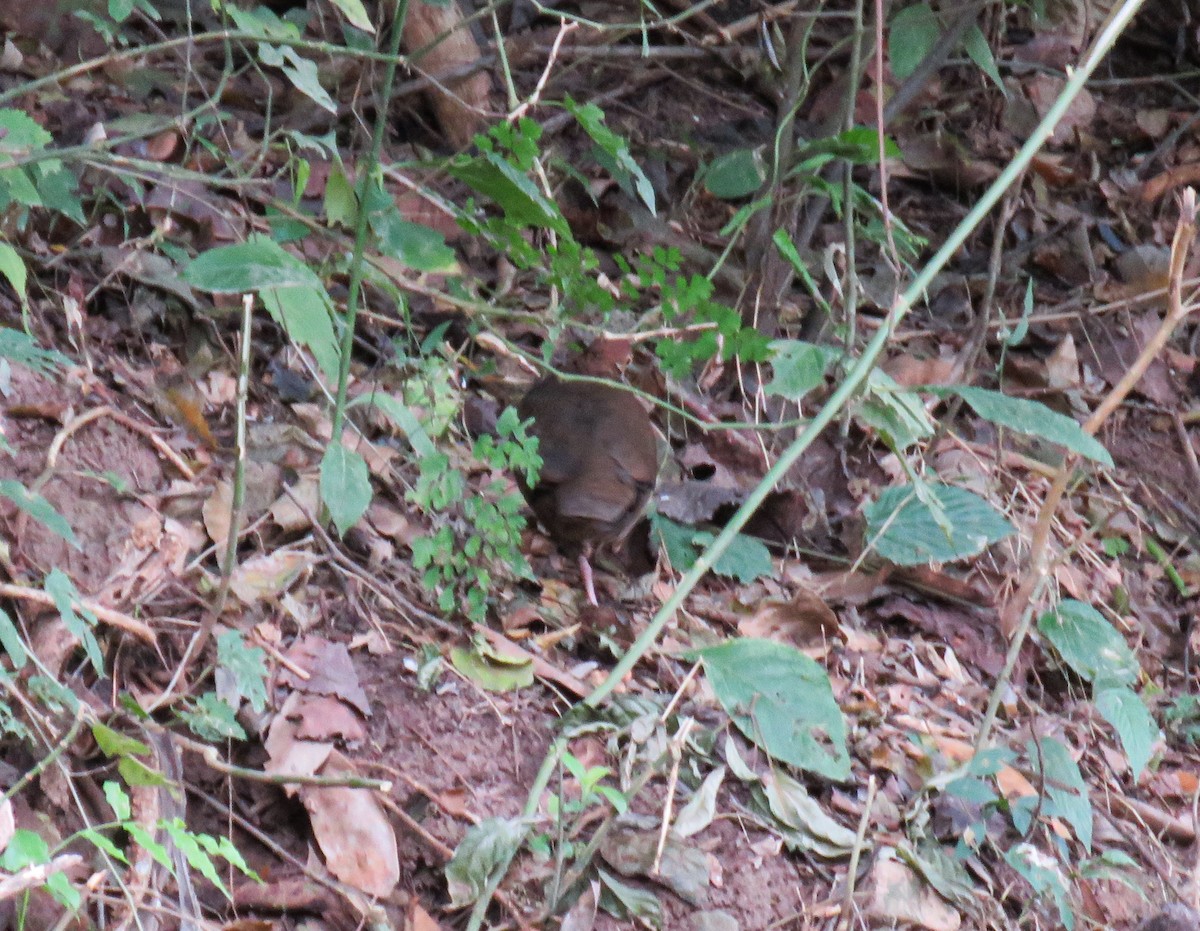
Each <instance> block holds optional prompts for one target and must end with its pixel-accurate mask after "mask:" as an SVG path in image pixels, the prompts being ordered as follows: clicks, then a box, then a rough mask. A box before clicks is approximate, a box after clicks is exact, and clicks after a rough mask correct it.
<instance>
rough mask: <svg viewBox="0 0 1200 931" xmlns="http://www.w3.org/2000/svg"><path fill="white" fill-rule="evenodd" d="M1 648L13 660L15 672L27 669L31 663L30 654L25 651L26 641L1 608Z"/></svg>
mask: <svg viewBox="0 0 1200 931" xmlns="http://www.w3.org/2000/svg"><path fill="white" fill-rule="evenodd" d="M0 646H3V647H4V652H6V653H7V654H8V658H9V659H11V660H12V665H13V671H14V672H20V671H21V670H22V669H24V668H25V664H26V663H27V662H29V653H28V652H27V651H26V650H25V640H24V638H23V637H22V636H21V632H20V631H19V630H17V625H16V624H14V623H13V620H12V618H11V617H9V616H8V612H7V611H5V610H4V609H3V608H0Z"/></svg>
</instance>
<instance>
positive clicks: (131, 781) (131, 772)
mask: <svg viewBox="0 0 1200 931" xmlns="http://www.w3.org/2000/svg"><path fill="white" fill-rule="evenodd" d="M117 772H118V773H120V774H121V778H122V779H124V780H125V784H126V785H130V786H152V787H161V788H170V787H173V786H174V785H175V784H174V783H173V782H171V780H170V779H168V778H167V777H166V776H164V775H163V774H162V773H160V772H159V771H158V770H157V769H151V768H150V767H149V766H147V765H146V764H145V763H143V762H142V761H141V760H138V759H135V758H134V757H131V756H123V757H120V758H119V759H118V760H117Z"/></svg>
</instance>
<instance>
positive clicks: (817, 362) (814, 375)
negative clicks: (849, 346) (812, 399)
mask: <svg viewBox="0 0 1200 931" xmlns="http://www.w3.org/2000/svg"><path fill="white" fill-rule="evenodd" d="M771 349H772V350H773V352H774V355H773V356H772V357H771V371H772V372H773V373H774V377H773V378H772V379H771V381H770V382H769V383H768V384H767V385H766V386H765V387H764V388H763V390H764V391H766V393H767V394H773V395H778V396H779V397H781V398H784V399H785V400H788V401H799V400H800V399H801V398H803V397H804V396H805V395H806V394H808V393H809V392H810V391H812V390H813V389H814V388H818V387H820V386H821V385H823V384H824V383H825V373H826V372H827V371H829V367H830V366H831V365H833V363H835V362H836V361H837V360H838V359H839V358H841V357H842V355H843V352H842V350H840V349H837V348H835V347H833V346H819V345H817V344H816V343H806V342H803V341H801V340H797V339H777V340H775V341H774V342H773V343H771Z"/></svg>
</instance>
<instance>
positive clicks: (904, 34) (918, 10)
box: [888, 3, 942, 81]
mask: <svg viewBox="0 0 1200 931" xmlns="http://www.w3.org/2000/svg"><path fill="white" fill-rule="evenodd" d="M941 32H942V30H941V26H939V25H938V21H937V15H936V14H935V13H934V12H933V10H932V9H930V7H929V4H927V3H915V4H913V5H912V6H910V7H906V8H905V9H903V10H901V11H900V12H899V13H897V14H896V15H895V16H893V17H892V21H891V23H890V25H889V28H888V61H889V63H890V64H891V66H892V74H894V75H895V76H896V77H897V78H898V79H899V80H901V81H903V80H904V79H905V78H907V77H908V76H909V75H910V74H912V73H913V72H914V71H916V70H917V66H918V65H920V64H921V62H922V61H924V60H925V56H926V55H928V54H929V53H930V52H931V51H933V47H934V45H936V44H937V40H938V38H939V37H940V36H941Z"/></svg>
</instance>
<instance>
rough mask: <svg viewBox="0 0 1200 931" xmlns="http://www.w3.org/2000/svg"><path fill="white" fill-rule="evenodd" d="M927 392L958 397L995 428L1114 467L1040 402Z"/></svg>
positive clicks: (963, 391)
mask: <svg viewBox="0 0 1200 931" xmlns="http://www.w3.org/2000/svg"><path fill="white" fill-rule="evenodd" d="M928 390H929V391H930V393H932V394H936V395H938V396H939V397H948V396H950V395H954V394H957V395H958V396H959V397H961V398H962V399H963V400H964V401H966V402H967V403H968V404H969V405H971V409H972V410H973V411H975V413H976V414H978V415H979V416H980V417H982V418H983V419H984V420H987V421H990V422H991V423H994V424H996V425H997V426H1001V427H1006V428H1008V429H1009V430H1015V431H1016V432H1018V433H1021V434H1024V435H1025V436H1034V437H1038V438H1039V439H1043V440H1046V441H1048V442H1050V443H1057V444H1058V445H1059V446H1065V447H1066V448H1067V449H1069V450H1071V452H1074V453H1079V455H1081V456H1086V457H1087V458H1088V459H1091V460H1093V461H1094V462H1098V463H1100V464H1101V465H1103V466H1109V467H1111V466H1112V464H1113V461H1112V456H1110V455H1109V453H1108V450H1107V449H1105V448H1104V447H1103V446H1102V445H1101V444H1100V442H1099V441H1098V440H1097V439H1096V438H1095V437H1094V436H1089V435H1088V434H1087V433H1085V432H1084V430H1083V427H1081V426H1079V424H1077V423H1076V422H1075V421H1074V420H1072V419H1071V418H1070V417H1067V416H1066V415H1065V414H1060V413H1058V411H1053V410H1051V409H1050V408H1048V407H1047V406H1046V405H1045V404H1042V403H1041V402H1039V401H1030V400H1027V399H1026V398H1012V397H1009V396H1008V395H1006V394H1001V393H1000V392H999V391H989V390H988V389H986V388H973V387H970V386H968V385H954V386H950V387H945V388H940V387H939V388H929V389H928Z"/></svg>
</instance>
